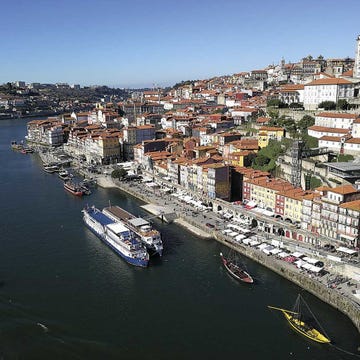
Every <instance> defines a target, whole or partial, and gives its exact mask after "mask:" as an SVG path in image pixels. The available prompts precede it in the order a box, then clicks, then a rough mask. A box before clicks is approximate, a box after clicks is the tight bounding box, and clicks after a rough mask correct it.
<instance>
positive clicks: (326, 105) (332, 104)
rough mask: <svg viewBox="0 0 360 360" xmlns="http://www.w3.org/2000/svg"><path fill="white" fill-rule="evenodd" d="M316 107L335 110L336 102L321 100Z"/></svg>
mask: <svg viewBox="0 0 360 360" xmlns="http://www.w3.org/2000/svg"><path fill="white" fill-rule="evenodd" d="M318 108H319V109H320V108H322V109H325V110H335V109H336V103H335V102H334V101H323V102H321V103H320V104H319V105H318Z"/></svg>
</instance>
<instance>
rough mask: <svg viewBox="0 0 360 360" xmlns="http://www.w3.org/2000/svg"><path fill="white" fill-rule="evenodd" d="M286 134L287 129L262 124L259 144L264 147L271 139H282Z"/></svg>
mask: <svg viewBox="0 0 360 360" xmlns="http://www.w3.org/2000/svg"><path fill="white" fill-rule="evenodd" d="M284 135H285V130H284V128H282V127H277V126H262V127H261V128H260V129H259V132H258V144H259V147H260V148H261V149H262V148H264V147H266V146H268V145H269V141H270V140H277V141H281V139H282V138H283V137H284Z"/></svg>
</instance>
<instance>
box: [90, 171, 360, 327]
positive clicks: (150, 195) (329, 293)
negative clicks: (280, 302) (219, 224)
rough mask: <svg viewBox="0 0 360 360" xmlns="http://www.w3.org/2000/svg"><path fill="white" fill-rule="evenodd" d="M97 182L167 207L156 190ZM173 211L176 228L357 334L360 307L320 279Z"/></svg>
mask: <svg viewBox="0 0 360 360" xmlns="http://www.w3.org/2000/svg"><path fill="white" fill-rule="evenodd" d="M97 181H98V185H99V186H101V187H105V188H109V187H114V188H118V189H120V190H121V191H124V192H126V193H128V194H130V195H132V196H134V197H136V198H138V199H140V200H142V201H144V202H146V203H149V204H155V205H158V206H164V205H166V198H164V197H162V196H159V194H158V193H156V192H155V190H152V192H151V191H146V190H140V191H139V190H138V189H137V188H136V187H135V186H132V183H131V182H130V183H125V182H120V181H118V180H113V179H111V178H110V177H109V176H98V177H97ZM174 211H175V213H176V215H177V219H176V220H175V222H176V223H177V224H179V225H181V226H183V227H184V228H185V229H187V230H188V231H191V232H192V233H194V234H196V235H198V236H200V237H202V238H214V239H215V240H217V241H218V242H220V243H222V244H224V245H225V246H227V247H229V248H232V249H234V250H236V251H238V252H239V253H241V254H243V255H245V256H246V257H248V258H250V259H251V260H253V261H256V262H257V263H259V264H261V265H263V266H265V267H267V268H268V269H270V270H272V271H274V272H276V273H277V274H279V275H281V276H283V277H284V278H286V279H287V280H289V281H292V282H293V283H295V284H296V285H298V286H300V287H301V288H303V289H305V290H306V291H308V292H310V293H311V294H313V295H315V296H316V297H318V298H319V299H321V300H322V301H324V302H325V303H327V304H329V305H331V306H333V307H334V308H335V309H337V310H339V311H341V312H342V313H344V314H345V315H346V316H347V317H349V319H350V320H351V321H352V323H353V324H354V325H355V327H356V329H357V330H358V332H359V333H360V306H359V304H358V303H356V302H355V301H354V300H353V299H351V298H349V296H348V295H346V294H345V293H344V292H339V291H337V290H336V289H332V288H329V287H327V286H326V282H325V281H321V278H319V277H316V276H310V275H309V274H308V273H306V272H302V271H300V270H299V269H298V268H297V267H294V265H292V264H289V263H286V262H284V261H283V260H280V259H276V258H274V257H270V256H267V255H266V254H265V253H263V252H261V251H259V250H257V249H254V248H252V247H250V246H246V245H243V244H238V243H236V244H234V243H231V242H229V241H228V240H227V239H226V237H225V236H224V235H223V234H221V233H220V232H218V231H216V230H210V229H209V228H207V227H206V224H205V222H204V221H203V219H201V218H196V217H191V216H189V214H187V213H186V210H184V209H181V208H176V206H175V207H174Z"/></svg>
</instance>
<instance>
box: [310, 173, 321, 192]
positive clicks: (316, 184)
mask: <svg viewBox="0 0 360 360" xmlns="http://www.w3.org/2000/svg"><path fill="white" fill-rule="evenodd" d="M321 185H322V182H321V180H320V179H318V178H316V177H314V176H312V177H311V179H310V189H311V190H314V189H316V188H317V187H319V186H321Z"/></svg>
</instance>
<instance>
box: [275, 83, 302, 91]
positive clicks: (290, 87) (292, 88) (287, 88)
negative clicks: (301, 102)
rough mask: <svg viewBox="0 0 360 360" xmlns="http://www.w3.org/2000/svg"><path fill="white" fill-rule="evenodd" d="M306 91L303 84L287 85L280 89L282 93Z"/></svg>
mask: <svg viewBox="0 0 360 360" xmlns="http://www.w3.org/2000/svg"><path fill="white" fill-rule="evenodd" d="M298 90H304V85H301V84H287V85H284V86H281V87H280V92H282V91H283V92H289V91H298Z"/></svg>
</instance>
